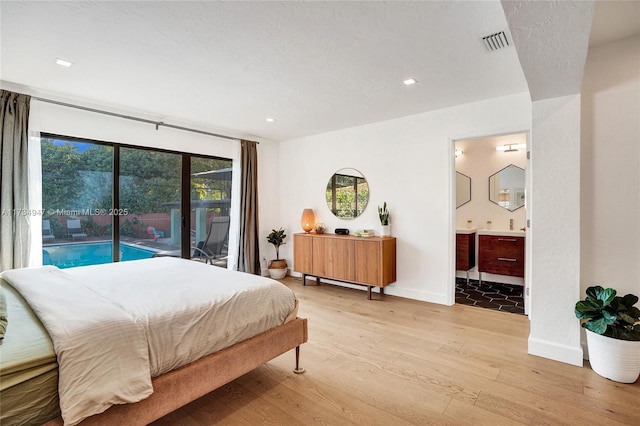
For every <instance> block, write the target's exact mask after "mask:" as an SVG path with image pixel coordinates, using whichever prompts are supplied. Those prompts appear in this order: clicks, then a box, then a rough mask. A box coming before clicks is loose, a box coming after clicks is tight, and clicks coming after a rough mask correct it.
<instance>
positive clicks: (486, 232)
mask: <svg viewBox="0 0 640 426" xmlns="http://www.w3.org/2000/svg"><path fill="white" fill-rule="evenodd" d="M478 235H504V236H509V237H524V236H525V232H524V231H520V230H517V231H516V230H513V231H510V230H508V229H480V230H478Z"/></svg>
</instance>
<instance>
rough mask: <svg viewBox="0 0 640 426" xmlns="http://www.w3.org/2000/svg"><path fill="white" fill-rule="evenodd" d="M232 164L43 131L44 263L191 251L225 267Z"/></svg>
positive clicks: (68, 263)
mask: <svg viewBox="0 0 640 426" xmlns="http://www.w3.org/2000/svg"><path fill="white" fill-rule="evenodd" d="M231 166H232V162H231V160H228V159H221V158H213V157H204V156H195V155H191V154H187V153H180V152H170V151H166V150H157V149H150V148H140V147H134V146H127V145H121V144H115V143H106V142H96V141H86V140H80V139H74V138H69V137H65V136H58V135H42V176H43V181H42V195H43V196H42V198H43V208H44V210H45V215H44V216H43V263H44V264H51V265H56V266H58V267H61V268H68V267H72V266H82V265H91V264H98V263H109V262H114V261H115V262H118V261H127V260H136V259H144V258H150V257H154V256H174V257H183V258H192V257H193V255H194V254H196V257H198V258H200V259H201V260H204V261H207V262H208V263H212V264H215V265H218V266H226V255H227V252H228V242H229V223H230V217H229V210H230V206H231ZM183 230H184V231H183ZM187 231H189V232H187Z"/></svg>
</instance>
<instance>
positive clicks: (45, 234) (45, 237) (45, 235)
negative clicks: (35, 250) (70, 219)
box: [42, 219, 56, 242]
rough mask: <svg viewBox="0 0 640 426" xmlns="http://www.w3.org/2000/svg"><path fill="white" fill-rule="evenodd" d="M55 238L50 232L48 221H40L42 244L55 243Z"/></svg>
mask: <svg viewBox="0 0 640 426" xmlns="http://www.w3.org/2000/svg"><path fill="white" fill-rule="evenodd" d="M55 239H56V237H55V236H54V235H53V233H52V232H51V222H50V221H49V220H48V219H43V220H42V242H45V241H55Z"/></svg>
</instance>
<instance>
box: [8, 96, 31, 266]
mask: <svg viewBox="0 0 640 426" xmlns="http://www.w3.org/2000/svg"><path fill="white" fill-rule="evenodd" d="M30 103H31V97H30V96H27V95H22V94H19V93H13V92H9V91H6V90H1V91H0V165H1V167H2V168H1V169H0V209H1V210H2V212H1V214H0V271H4V270H7V269H13V268H23V267H25V266H28V265H27V264H28V261H29V247H30V242H31V241H30V240H31V233H30V231H29V216H28V213H29V210H28V209H29V198H28V192H27V179H28V168H27V160H28V156H27V145H28V142H29V140H28V130H27V127H28V125H29V105H30Z"/></svg>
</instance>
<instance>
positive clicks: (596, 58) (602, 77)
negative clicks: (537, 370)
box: [581, 37, 640, 295]
mask: <svg viewBox="0 0 640 426" xmlns="http://www.w3.org/2000/svg"><path fill="white" fill-rule="evenodd" d="M581 127H582V133H583V138H582V142H583V144H582V163H581V164H582V179H581V183H582V203H581V209H582V228H581V233H582V245H581V248H582V262H581V294H582V295H584V291H585V289H586V288H587V287H588V286H591V285H595V284H599V285H602V286H603V287H613V288H615V289H617V290H618V293H620V294H621V295H624V294H627V293H633V294H636V295H640V221H639V220H640V37H634V38H630V39H626V40H623V41H619V42H615V43H611V44H607V45H604V46H600V47H596V48H593V49H591V50H589V54H588V56H587V64H586V68H585V78H584V83H583V91H582V126H581Z"/></svg>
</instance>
